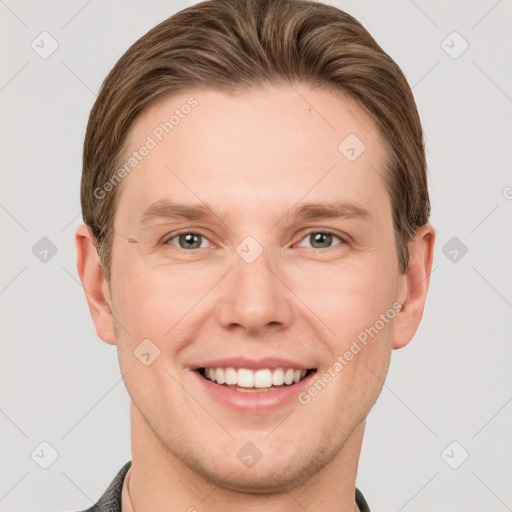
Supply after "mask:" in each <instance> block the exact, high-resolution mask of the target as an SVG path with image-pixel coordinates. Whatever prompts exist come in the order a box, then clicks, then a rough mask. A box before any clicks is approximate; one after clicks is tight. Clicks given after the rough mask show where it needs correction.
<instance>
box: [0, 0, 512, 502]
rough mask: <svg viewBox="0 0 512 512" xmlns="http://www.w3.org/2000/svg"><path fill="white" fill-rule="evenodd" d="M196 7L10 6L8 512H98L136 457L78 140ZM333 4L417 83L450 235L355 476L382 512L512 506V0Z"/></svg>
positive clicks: (5, 208) (1, 99)
mask: <svg viewBox="0 0 512 512" xmlns="http://www.w3.org/2000/svg"><path fill="white" fill-rule="evenodd" d="M192 3H195V2H182V1H176V2H170V1H146V2H143V1H142V0H139V1H133V0H132V1H124V2H121V1H110V0H109V1H105V0H103V1H99V0H92V1H91V0H89V1H83V0H80V1H78V0H71V1H66V2H64V1H46V2H41V1H20V0H5V1H3V0H0V20H1V21H0V24H1V25H0V26H1V28H0V38H1V46H2V55H3V61H2V62H3V63H2V66H1V71H0V72H1V76H0V108H1V116H2V131H1V142H2V151H1V153H0V158H1V169H2V173H1V186H0V190H1V196H0V220H1V226H2V242H3V245H2V246H3V252H2V254H3V258H2V265H1V270H0V272H1V275H0V303H1V308H2V309H1V311H2V321H1V329H2V341H1V343H2V346H1V351H2V357H1V368H0V378H1V391H2V395H1V405H0V412H1V414H0V427H1V429H2V436H1V460H2V464H1V466H0V468H1V469H0V471H1V473H0V475H1V482H0V509H1V510H2V511H7V510H9V511H31V510H33V511H36V510H37V511H39V512H44V511H57V510H73V509H74V510H78V509H82V508H86V507H88V506H90V505H91V503H93V502H95V501H96V500H97V498H98V497H99V496H100V495H101V494H102V493H103V491H104V490H105V489H106V487H107V486H108V484H110V481H111V480H112V478H113V477H114V475H115V474H116V473H117V471H118V470H119V469H120V468H121V466H122V465H123V464H124V463H125V462H127V461H128V460H130V458H131V455H130V432H129V409H128V406H129V398H128V395H127V393H126V390H125V388H124V385H123V383H122V381H121V376H120V372H119V368H118V363H117V356H116V352H115V347H111V346H109V345H107V344H105V343H103V342H102V341H101V340H99V338H97V336H96V333H95V330H94V327H93V323H92V321H91V319H90V317H89V312H88V309H87V305H86V301H85V297H84V293H83V291H82V289H81V286H80V284H79V281H78V276H77V272H76V268H75V249H74V242H73V234H74V229H75V228H76V226H77V225H78V224H79V223H80V222H81V216H80V204H79V181H80V173H81V151H82V141H83V137H84V133H85V126H86V122H87V118H88V114H89V111H90V109H91V107H92V104H93V102H94V100H95V97H96V93H97V91H98V89H99V87H100V85H101V82H102V80H103V79H104V77H105V75H106V74H107V72H108V71H109V70H110V68H111V67H112V66H113V64H114V63H115V62H116V61H117V59H118V58H119V57H120V56H121V54H122V53H123V52H124V51H125V50H126V49H127V48H128V46H129V45H130V44H131V43H132V42H134V41H135V40H136V39H138V38H139V37H140V36H141V35H143V34H144V33H145V32H146V31H147V30H149V29H150V28H151V27H153V26H154V25H156V24H157V23H158V22H160V21H162V20H163V19H165V18H166V17H168V16H170V15H171V14H173V13H174V12H176V11H178V10H181V9H182V8H184V7H186V6H187V5H190V4H192ZM330 3H331V4H333V5H336V6H338V7H340V8H342V9H346V10H347V12H349V13H350V14H352V15H354V16H355V17H356V18H358V19H359V20H360V21H361V22H362V23H363V24H364V25H365V26H366V27H367V28H368V30H369V31H370V32H371V33H372V34H373V35H374V37H375V38H376V39H377V41H378V42H379V43H380V44H381V45H382V46H383V48H384V49H385V50H386V51H387V52H388V53H389V54H390V55H391V56H392V57H393V58H394V59H395V60H396V61H397V62H398V64H399V65H400V66H401V68H402V69H403V71H404V72H405V74H406V76H407V78H408V80H409V82H410V84H411V86H412V87H413V90H414V94H415V97H416V99H417V103H418V107H419V109H420V115H421V117H422V120H423V124H424V129H425V133H426V139H427V150H428V161H429V173H430V174H429V180H430V192H431V200H432V211H433V214H432V219H431V220H432V223H433V225H434V226H435V227H436V230H437V232H438V239H437V243H436V251H435V262H434V271H433V273H432V279H431V287H430V292H429V297H428V300H427V306H426V310H425V314H424V317H423V322H422V324H421V326H420V328H419V331H418V333H417V335H416V337H415V339H414V340H413V342H411V344H410V345H409V346H408V347H406V348H404V349H402V350H399V351H395V352H394V353H393V355H392V361H391V367H390V371H389V375H388V379H387V382H386V385H385V387H384V389H383V391H382V394H381V396H380V398H379V400H378V402H377V404H376V405H375V407H374V408H373V410H372V411H371V413H370V416H369V419H368V425H367V432H366V437H365V441H364V444H363V449H362V455H361V459H360V465H359V473H358V478H357V485H358V487H359V488H360V489H361V490H362V491H363V493H364V495H365V497H366V498H367V500H368V502H369V504H370V507H371V509H372V511H373V512H378V511H394V512H399V511H402V510H403V511H406V512H413V511H434V510H436V511H448V510H449V511H465V512H471V511H481V510H486V511H488V512H492V511H496V512H500V511H505V510H512V508H511V507H512V486H511V482H512V457H511V454H512V436H511V435H510V432H511V419H512V404H511V401H512V386H511V380H512V379H511V371H510V366H511V355H512V348H511V343H510V341H511V331H512V328H511V327H512V326H511V318H512V316H511V312H512V309H511V308H512V279H511V278H512V275H511V274H512V265H511V261H512V260H511V253H512V230H511V226H512V224H511V222H510V221H511V213H512V173H511V163H512V156H511V151H510V146H511V143H512V123H511V120H512V71H511V64H510V63H511V62H512V31H511V30H510V26H511V20H512V1H511V0H501V1H496V0H481V1H462V0H461V1H450V2H444V1H428V2H427V1H426V0H422V1H420V0H415V1H412V0H394V1H387V2H379V1H368V0H365V1H361V0H353V1H337V2H334V1H331V2H330ZM43 31H47V32H49V34H51V36H52V37H53V38H54V39H55V40H56V41H57V42H58V45H59V46H58V48H57V50H56V51H55V52H54V53H53V54H52V55H50V56H49V57H48V58H46V59H43V58H42V57H41V56H40V54H39V53H37V52H36V51H35V50H34V49H33V48H32V47H31V44H32V41H34V40H35V42H36V43H37V42H38V41H39V45H40V46H42V45H43V44H44V47H45V49H46V50H48V49H49V48H51V47H50V43H51V41H50V40H49V39H45V41H44V43H41V37H47V36H39V34H41V32H43ZM454 31H457V32H458V33H459V34H460V35H461V36H462V38H463V39H464V40H465V41H467V43H468V44H469V47H468V49H467V50H466V51H465V52H464V53H462V54H461V55H458V54H459V53H460V51H461V50H462V49H463V48H464V41H463V40H462V39H460V38H459V37H458V36H457V35H453V34H452V33H453V32H454ZM443 41H445V42H444V43H443ZM39 51H41V49H39ZM450 53H451V55H450ZM454 57H457V58H454ZM43 237H47V238H48V239H50V240H51V242H52V243H53V244H54V245H55V247H56V249H57V252H56V254H55V255H52V252H51V251H50V252H49V253H48V254H47V255H46V261H41V260H40V258H42V257H43V255H44V252H43V253H41V252H40V251H42V250H44V249H45V246H44V244H45V243H46V244H47V243H48V242H45V241H43V242H39V241H40V239H41V238H43ZM453 237H456V239H455V240H453ZM38 242H39V243H40V244H43V245H41V246H39V245H36V244H37V243H38ZM462 244H464V246H465V247H467V253H466V254H463V251H462V250H461V249H463V246H462ZM34 246H36V249H35V250H34V252H35V253H36V254H34V252H33V247H34ZM41 247H42V249H41ZM454 250H455V251H456V253H454V252H453V251H454ZM455 255H456V258H455ZM454 258H455V261H454ZM454 441H455V442H456V443H457V444H455V445H453V444H452V445H451V446H450V447H449V448H448V449H447V450H446V448H447V447H448V446H449V445H450V444H451V443H452V442H454ZM42 442H47V443H49V444H50V445H51V446H52V447H53V449H55V450H56V452H57V453H58V458H57V459H56V460H55V462H53V464H52V465H51V466H50V467H48V469H43V468H41V467H40V464H41V463H44V462H45V461H44V460H43V459H45V458H46V463H49V462H51V460H50V458H49V457H50V454H51V450H50V449H49V448H45V445H43V447H42V449H43V452H44V453H45V456H44V457H41V456H40V457H39V458H38V457H37V456H36V455H34V458H33V457H32V456H31V454H32V453H33V452H34V451H35V453H39V454H41V453H42V452H41V446H40V444H41V443H42ZM466 452H467V453H468V454H469V458H468V459H467V460H465V461H464V462H463V463H462V461H463V460H464V457H465V453H466ZM450 464H451V466H454V467H455V466H458V468H457V469H453V468H452V467H450Z"/></svg>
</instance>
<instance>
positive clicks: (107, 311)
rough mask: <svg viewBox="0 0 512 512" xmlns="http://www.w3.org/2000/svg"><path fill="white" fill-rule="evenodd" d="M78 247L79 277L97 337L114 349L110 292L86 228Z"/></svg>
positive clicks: (78, 237)
mask: <svg viewBox="0 0 512 512" xmlns="http://www.w3.org/2000/svg"><path fill="white" fill-rule="evenodd" d="M75 244H76V252H77V258H76V265H77V269H78V275H79V277H80V281H81V282H82V286H83V289H84V292H85V297H86V299H87V303H88V304H89V311H90V312H91V317H92V320H93V322H94V325H95V326H96V333H97V334H98V336H99V337H100V338H101V339H102V340H103V341H105V342H106V343H108V344H110V345H115V342H116V341H115V331H114V318H113V316H112V300H111V297H110V289H109V286H108V282H107V280H106V279H105V275H104V273H103V268H102V266H101V264H100V259H99V256H98V252H97V250H96V239H95V237H94V235H93V234H92V231H91V229H90V228H89V226H87V225H86V224H82V225H80V226H79V227H78V228H77V230H76V232H75Z"/></svg>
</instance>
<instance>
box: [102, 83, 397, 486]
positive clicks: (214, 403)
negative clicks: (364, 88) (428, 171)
mask: <svg viewBox="0 0 512 512" xmlns="http://www.w3.org/2000/svg"><path fill="white" fill-rule="evenodd" d="M299 93H300V94H299ZM190 97H193V98H194V99H195V100H194V101H190V100H189V98H190ZM305 100H307V101H305ZM187 101H188V104H189V105H191V104H192V103H194V106H192V107H191V108H186V107H183V106H184V105H186V104H187ZM176 109H178V111H179V112H180V114H179V115H178V117H179V121H178V122H176V119H174V121H173V122H174V123H175V124H174V125H173V127H172V129H169V126H167V129H168V132H169V133H166V131H165V130H164V129H163V128H162V125H160V123H163V122H165V121H168V120H169V118H170V115H172V114H173V112H174V111H175V110H176ZM164 126H166V125H164ZM158 127H160V130H158ZM148 136H149V137H150V138H151V140H152V141H153V142H154V143H155V144H154V146H153V144H152V143H151V142H149V144H148V141H149V139H148ZM347 137H348V139H347ZM159 139H161V140H159ZM345 139H346V140H345ZM344 141H345V142H344ZM145 144H146V145H149V146H153V147H151V148H150V150H148V151H147V152H146V151H142V152H141V153H147V154H145V156H143V157H141V158H140V159H139V160H138V161H137V164H136V166H134V168H133V170H131V171H130V172H129V173H128V175H127V176H126V177H125V178H124V179H123V182H122V183H121V187H122V190H121V194H120V198H119V203H118V206H117V210H116V217H115V223H114V227H115V231H116V234H117V235H118V236H115V239H114V244H113V252H112V280H111V288H110V293H111V301H112V309H113V313H114V317H115V318H116V319H117V322H118V323H117V324H116V344H117V349H118V354H119V361H120V365H121V371H122V373H123V374H124V373H125V372H128V370H129V373H128V375H127V377H126V378H125V383H126V386H127V389H128V392H129V394H130V396H131V399H132V401H133V406H134V407H135V409H136V411H137V414H139V415H140V418H143V419H144V421H145V422H146V423H147V425H148V426H149V429H150V430H151V432H152V433H153V434H154V436H155V438H156V439H158V442H159V443H161V446H162V448H163V449H165V450H166V451H167V452H168V453H170V454H172V456H173V457H176V458H177V459H178V460H180V461H181V462H182V463H184V464H185V465H186V466H188V467H189V468H191V469H192V470H193V471H195V472H197V473H200V474H201V475H202V476H204V477H206V478H208V479H209V480H211V481H213V482H217V483H220V484H222V485H223V486H225V487H228V488H231V489H238V490H245V491H248V490H249V491H250V490H252V491H255V490H259V491H264V492H270V491H271V490H272V489H277V488H279V487H280V486H282V485H289V484H290V483H292V482H295V483H298V482H300V481H303V480H304V479H306V478H308V477H310V476H311V475H313V474H315V473H317V472H318V470H320V469H321V468H323V467H325V466H326V464H327V463H328V462H330V461H332V460H333V459H335V458H336V456H337V454H338V453H340V450H342V448H343V447H344V446H345V445H346V443H348V442H349V440H350V438H351V436H353V435H354V433H355V432H356V431H357V429H359V428H361V425H363V424H364V419H365V417H366V415H367V414H368V412H369V410H370V408H371V407H372V405H373V404H374V402H375V400H376V398H377V396H378V395H379V393H380V391H381V388H382V383H383V380H384V377H385V375H386V371H387V368H388V364H389V357H390V352H391V348H392V336H393V329H394V325H393V324H394V316H395V315H396V307H395V306H394V304H395V305H396V302H395V301H396V299H397V294H398V293H399V291H400V289H401V285H402V277H403V276H400V274H399V271H398V259H397V253H396V250H395V245H394V233H393V221H392V209H391V202H390V198H389V195H388V192H387V190H386V188H385V186H384V183H383V180H382V174H383V169H384V166H385V162H386V155H385V150H384V147H383V141H382V139H381V138H380V135H379V133H378V129H377V128H376V127H375V126H374V123H373V122H372V121H371V120H370V118H369V117H368V116H367V115H365V113H364V111H363V110H362V109H361V108H360V107H358V106H357V105H356V104H355V103H354V102H352V101H351V100H350V99H347V98H345V97H343V96H341V95H340V94H338V93H335V92H331V91H327V90H320V89H314V88H312V87H310V86H308V85H306V84H301V85H297V86H294V87H293V88H292V87H289V86H283V87H272V88H263V87H261V88H257V89H254V90H246V91H244V92H243V93H240V94H237V95H226V94H224V93H221V92H218V91H212V90H205V91H192V92H187V93H186V94H185V93H184V94H180V95H175V96H172V97H170V98H166V99H164V100H161V101H159V102H158V103H157V104H155V105H154V106H153V107H152V108H150V109H148V110H147V111H145V112H144V113H143V115H142V116H141V117H139V118H138V120H137V121H136V122H135V124H134V126H133V129H132V132H131V136H130V140H129V148H128V150H127V152H126V155H125V156H126V159H128V158H129V157H130V155H132V154H133V152H134V151H138V150H139V148H141V146H143V145H145ZM340 144H341V145H340ZM362 144H364V151H362V152H361V150H362V149H363V146H362ZM351 148H352V149H351ZM139 156H141V155H140V154H139ZM178 204H179V205H180V206H177V205H178ZM365 333H366V336H365ZM369 333H371V335H370V334H369ZM143 340H146V341H143ZM148 340H149V341H148ZM363 340H364V341H363ZM141 343H143V344H142V345H141ZM141 354H145V355H141ZM156 355H158V357H156V358H155V356H156ZM141 360H142V361H145V363H146V364H145V363H144V362H141ZM294 378H295V380H298V379H301V380H299V381H298V382H294V381H293V379H294ZM285 379H286V381H285V382H284V380H285ZM226 380H227V382H228V384H226ZM290 380H291V382H290ZM269 386H271V387H269ZM255 461H256V462H255Z"/></svg>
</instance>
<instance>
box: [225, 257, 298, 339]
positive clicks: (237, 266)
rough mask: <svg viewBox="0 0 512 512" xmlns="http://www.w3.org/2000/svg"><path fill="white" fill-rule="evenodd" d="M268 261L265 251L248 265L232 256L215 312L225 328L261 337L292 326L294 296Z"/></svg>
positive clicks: (241, 259)
mask: <svg viewBox="0 0 512 512" xmlns="http://www.w3.org/2000/svg"><path fill="white" fill-rule="evenodd" d="M270 259H271V258H270V257H269V256H268V253H267V252H266V251H263V253H262V254H260V255H259V256H258V257H257V258H256V260H254V261H253V262H251V263H249V262H247V261H245V260H244V259H243V258H242V257H239V256H238V254H235V257H234V263H233V269H232V270H231V272H229V274H228V275H227V276H226V279H224V280H223V283H222V289H221V290H220V293H221V298H220V303H219V306H218V308H217V317H218V321H219V322H220V323H221V325H222V326H223V327H224V328H227V329H229V330H235V329H241V330H242V329H243V330H245V331H246V333H248V334H262V333H264V332H265V331H268V330H279V329H282V328H284V327H289V326H290V325H291V322H292V315H293V308H292V302H291V301H292V297H293V294H292V292H291V291H290V289H289V288H288V287H287V285H286V283H285V282H284V279H283V278H282V277H281V276H279V273H278V272H277V271H276V270H274V268H273V266H272V265H271V262H270Z"/></svg>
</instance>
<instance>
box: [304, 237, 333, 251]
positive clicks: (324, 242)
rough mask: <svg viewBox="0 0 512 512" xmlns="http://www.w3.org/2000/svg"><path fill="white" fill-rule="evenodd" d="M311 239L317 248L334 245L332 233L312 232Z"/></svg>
mask: <svg viewBox="0 0 512 512" xmlns="http://www.w3.org/2000/svg"><path fill="white" fill-rule="evenodd" d="M309 240H310V242H311V245H312V246H313V247H315V249H322V248H324V247H330V246H331V245H332V235H331V234H330V233H311V235H309Z"/></svg>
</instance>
